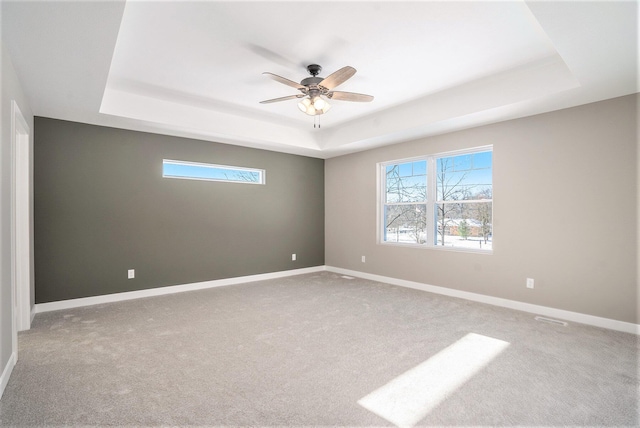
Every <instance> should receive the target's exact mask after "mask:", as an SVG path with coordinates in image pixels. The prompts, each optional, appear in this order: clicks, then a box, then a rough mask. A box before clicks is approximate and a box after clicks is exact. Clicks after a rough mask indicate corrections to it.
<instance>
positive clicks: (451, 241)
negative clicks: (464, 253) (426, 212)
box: [435, 202, 493, 250]
mask: <svg viewBox="0 0 640 428" xmlns="http://www.w3.org/2000/svg"><path fill="white" fill-rule="evenodd" d="M492 222H493V218H492V203H491V202H469V203H446V204H436V227H435V233H436V237H435V244H436V245H440V246H446V247H456V248H469V249H474V250H491V249H492V242H493V237H492Z"/></svg>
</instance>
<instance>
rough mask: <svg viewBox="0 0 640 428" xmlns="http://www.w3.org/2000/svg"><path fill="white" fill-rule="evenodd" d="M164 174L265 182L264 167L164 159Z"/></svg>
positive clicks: (234, 181)
mask: <svg viewBox="0 0 640 428" xmlns="http://www.w3.org/2000/svg"><path fill="white" fill-rule="evenodd" d="M162 176H163V177H166V178H182V179H186V180H207V181H227V182H232V183H250V184H265V173H264V170H263V169H254V168H243V167H238V166H227V165H214V164H207V163H197V162H185V161H177V160H170V159H163V160H162Z"/></svg>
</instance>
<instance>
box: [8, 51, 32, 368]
mask: <svg viewBox="0 0 640 428" xmlns="http://www.w3.org/2000/svg"><path fill="white" fill-rule="evenodd" d="M0 45H1V49H2V53H1V55H2V56H1V57H0V65H1V66H2V82H1V86H0V88H1V91H2V92H1V93H0V129H1V130H2V131H1V134H0V144H1V146H0V153H1V156H0V242H1V243H2V244H1V245H0V374H1V373H2V371H3V370H4V369H5V367H6V366H7V363H8V362H9V359H10V357H11V354H12V352H14V351H17V349H16V350H13V349H12V330H11V316H12V308H11V306H12V305H11V287H12V286H11V270H12V260H11V252H12V248H11V211H12V204H11V169H12V154H11V150H12V149H11V144H12V143H11V101H12V100H15V101H16V103H17V104H18V107H19V108H20V111H21V112H22V115H23V116H24V118H25V120H26V121H27V125H28V126H29V129H30V130H31V135H30V140H31V141H30V144H33V115H32V114H31V109H30V107H29V104H28V103H27V100H26V98H25V96H24V93H23V92H22V88H21V86H20V81H19V80H18V76H17V74H16V72H15V70H14V68H13V65H12V63H11V58H10V57H9V53H8V52H7V50H6V48H5V45H4V43H0ZM32 235H33V233H32ZM32 277H33V275H32Z"/></svg>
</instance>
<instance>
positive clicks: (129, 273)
mask: <svg viewBox="0 0 640 428" xmlns="http://www.w3.org/2000/svg"><path fill="white" fill-rule="evenodd" d="M135 277H136V270H135V269H129V270H128V271H127V278H128V279H133V278H135Z"/></svg>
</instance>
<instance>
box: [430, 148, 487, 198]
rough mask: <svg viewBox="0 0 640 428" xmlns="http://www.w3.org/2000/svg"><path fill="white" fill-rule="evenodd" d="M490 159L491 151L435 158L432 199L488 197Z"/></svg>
mask: <svg viewBox="0 0 640 428" xmlns="http://www.w3.org/2000/svg"><path fill="white" fill-rule="evenodd" d="M491 160H492V159H491V152H482V153H474V154H467V155H459V156H450V157H441V158H437V159H436V165H437V173H436V181H437V182H436V199H437V200H438V201H461V200H480V199H491V198H492V190H493V186H492V165H491Z"/></svg>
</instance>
